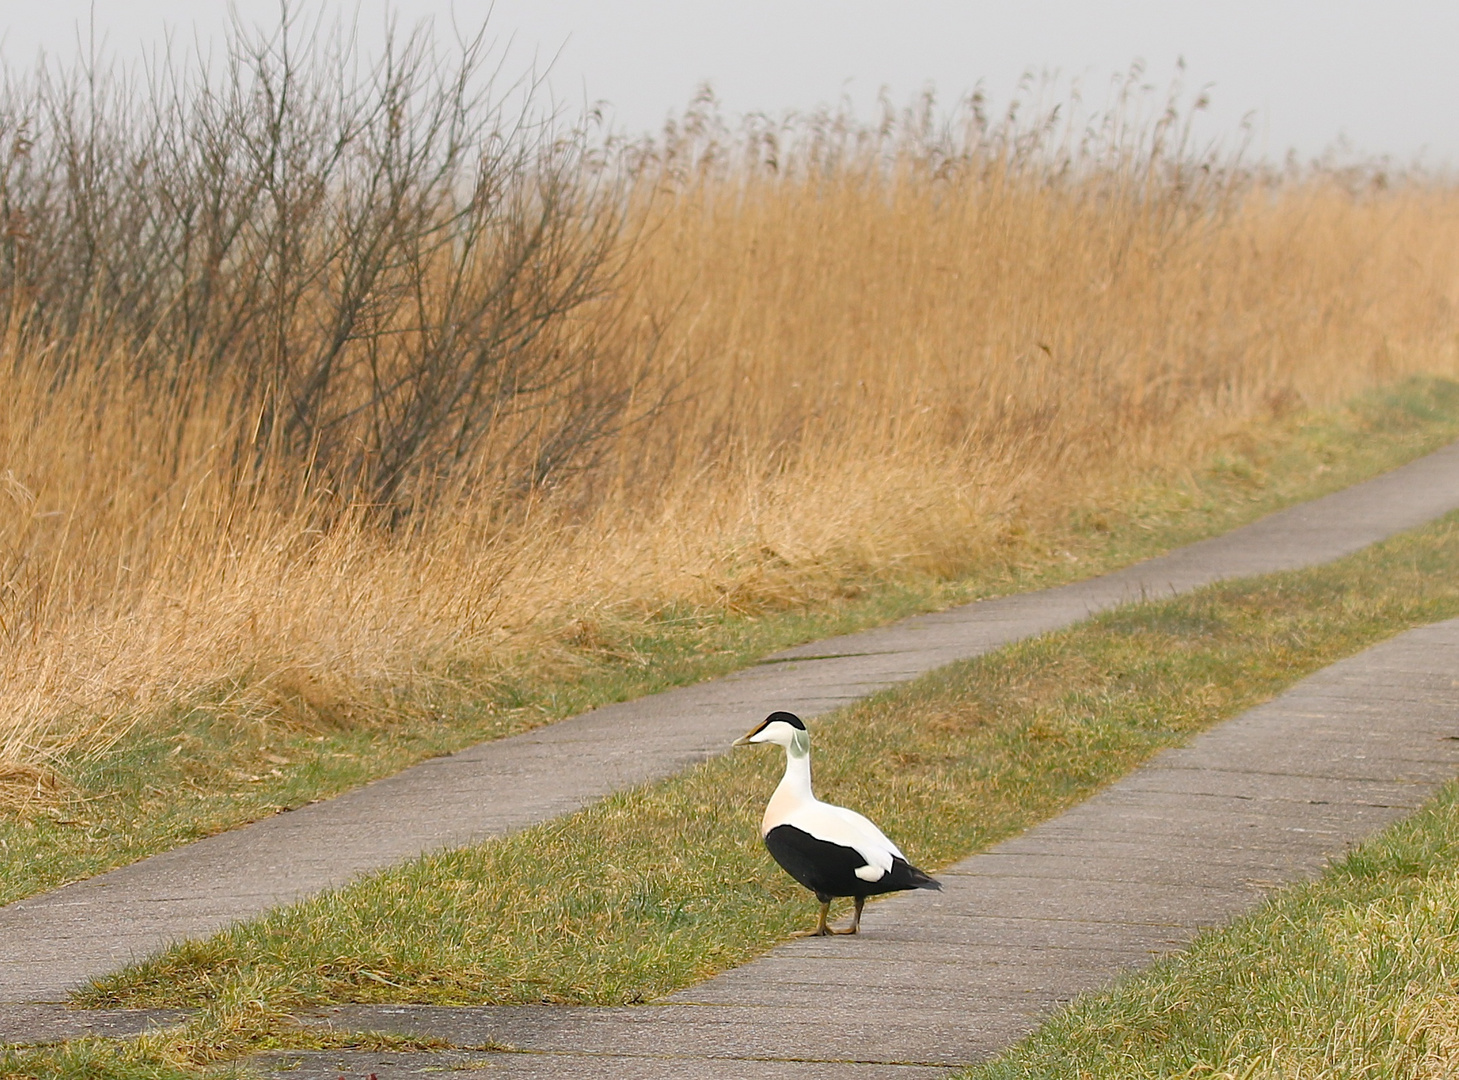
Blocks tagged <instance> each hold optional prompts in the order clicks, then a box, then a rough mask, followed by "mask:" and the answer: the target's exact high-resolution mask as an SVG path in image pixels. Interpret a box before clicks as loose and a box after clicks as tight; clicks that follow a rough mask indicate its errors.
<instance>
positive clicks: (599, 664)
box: [0, 380, 1459, 904]
mask: <svg viewBox="0 0 1459 1080" xmlns="http://www.w3.org/2000/svg"><path fill="white" fill-rule="evenodd" d="M1259 434H1260V437H1258V436H1257V435H1256V434H1252V435H1248V436H1243V437H1242V438H1239V439H1235V440H1233V441H1232V442H1231V443H1230V444H1229V445H1228V446H1226V447H1224V448H1222V449H1221V450H1220V451H1219V452H1218V453H1216V454H1215V455H1214V456H1213V457H1212V458H1211V460H1210V461H1209V463H1208V466H1207V468H1206V469H1205V470H1203V471H1202V472H1200V473H1199V474H1196V475H1190V476H1184V477H1176V478H1165V479H1164V480H1161V481H1160V482H1158V483H1157V482H1153V481H1152V483H1151V484H1150V486H1149V487H1147V488H1145V489H1142V490H1139V491H1134V492H1130V493H1127V497H1126V498H1125V500H1124V501H1123V502H1121V503H1120V504H1119V505H1114V506H1090V507H1084V508H1081V509H1080V510H1079V512H1078V513H1076V514H1074V515H1073V516H1072V517H1071V519H1070V521H1069V522H1068V524H1067V528H1066V529H1065V530H1063V531H1061V532H1058V533H1056V534H1050V535H1041V536H1024V537H1022V538H1014V539H1012V540H1011V542H1010V544H1009V546H1008V548H1007V551H1006V553H1005V558H1004V559H1003V560H1002V561H1001V562H998V563H996V564H989V565H983V566H979V567H974V568H970V569H969V570H968V572H967V574H966V575H964V576H962V577H959V578H957V579H952V580H946V579H937V578H930V577H929V578H908V579H903V580H900V581H898V582H895V583H877V582H847V583H845V584H846V592H847V594H848V595H847V596H846V597H844V598H842V599H841V600H839V601H836V602H828V603H827V604H826V605H824V606H822V607H819V608H815V609H811V610H795V611H778V612H761V613H758V614H753V615H744V614H734V613H728V612H725V611H723V610H709V611H679V612H666V613H664V614H663V615H662V616H661V617H660V618H658V619H656V620H652V621H650V622H648V623H643V622H624V623H623V624H622V625H613V624H611V623H605V624H600V625H599V626H598V627H597V628H596V630H595V633H594V634H593V635H590V637H591V640H590V641H585V642H583V643H582V644H581V646H580V647H579V648H578V650H577V651H576V652H575V653H574V654H573V655H571V656H570V657H568V658H567V659H566V660H563V659H562V658H558V661H557V662H555V663H552V664H544V665H538V666H536V667H533V666H531V665H525V666H523V667H522V668H521V669H520V671H521V672H522V673H520V674H517V675H505V674H503V673H501V672H494V673H485V674H482V673H478V674H477V675H473V674H472V673H462V674H461V677H460V678H459V679H457V680H455V681H454V682H453V683H441V684H438V685H435V686H434V687H430V688H426V689H421V690H414V691H402V692H401V693H400V694H399V695H397V696H395V697H391V698H387V699H382V700H381V701H380V702H379V703H378V708H376V709H373V710H371V712H370V714H369V715H368V716H363V717H361V716H353V717H339V716H335V715H333V714H332V713H331V712H330V710H329V709H328V708H327V707H321V708H316V707H314V703H313V702H312V701H311V689H310V687H308V686H299V687H295V688H293V689H292V690H291V691H289V692H286V693H285V694H284V695H283V699H282V700H281V702H280V703H279V704H280V708H279V710H278V714H277V715H275V716H272V717H265V716H261V715H253V714H248V713H241V714H240V713H239V712H237V711H235V710H234V709H233V708H232V707H231V706H230V704H229V703H230V702H231V701H232V700H234V699H235V697H236V695H232V694H230V690H231V689H232V688H231V687H228V686H220V687H218V688H216V690H215V692H214V693H213V694H212V695H205V696H203V697H198V698H194V699H192V700H191V701H190V702H189V703H187V704H186V705H179V706H177V707H175V708H173V709H171V710H169V711H166V712H163V713H161V714H159V715H155V716H151V717H147V718H143V719H142V720H141V721H139V722H138V723H137V724H136V726H135V727H134V728H133V729H132V730H131V731H130V732H129V733H128V734H127V735H126V736H125V737H124V738H122V739H121V740H120V741H119V742H118V743H117V744H116V745H115V746H113V747H112V748H111V749H110V750H108V751H106V752H104V753H93V754H89V755H74V756H71V757H68V758H63V759H62V760H61V761H60V762H58V771H59V772H60V774H61V777H62V779H63V781H64V790H63V795H62V797H61V798H59V799H53V800H46V801H41V802H37V803H34V804H32V805H30V806H29V807H27V808H25V809H23V810H20V811H17V810H14V809H12V810H10V811H6V810H4V809H0V904H3V903H9V902H11V901H13V900H16V899H20V898H21V897H24V896H29V895H33V894H35V893H38V892H42V891H45V890H47V889H52V888H56V887H58V886H60V885H62V884H65V883H66V882H68V881H74V880H77V879H80V878H84V877H88V876H91V875H93V874H96V873H99V872H102V871H104V870H107V869H110V868H113V867H115V866H119V865H123V864H125V863H128V862H131V861H133V860H135V859H139V858H142V857H144V856H146V855H150V854H154V853H156V852H158V851H163V850H166V849H168V848H171V847H175V846H177V845H179V844H182V843H186V842H188V841H190V840H194V839H197V838H200V837H203V836H207V835H210V834H212V833H216V832H220V831H222V830H224V829H228V828H233V827H236V826H238V825H240V824H244V823H246V822H248V821H253V820H257V819H259V818H261V817H266V816H268V815H270V814H273V813H277V812H278V811H280V810H284V809H290V808H294V807H298V806H302V805H305V804H307V803H309V802H311V801H314V800H317V799H322V798H328V797H330V796H333V795H336V794H339V793H341V792H343V791H347V790H349V789H351V788H354V787H358V786H359V785H361V784H363V783H365V782H367V781H369V780H371V779H375V778H378V777H380V776H384V775H388V774H390V773H393V772H396V771H398V770H399V769H401V768H404V767H405V766H407V765H409V764H412V763H414V762H417V761H420V760H422V759H424V758H428V757H432V756H435V755H439V754H443V753H449V752H451V751H454V750H458V749H460V748H462V747H464V746H468V745H471V744H472V743H475V742H478V741H481V740H484V739H490V738H498V737H501V736H503V735H506V734H511V733H513V732H516V731H521V730H524V729H526V728H528V727H532V726H534V725H537V724H541V723H545V722H548V721H550V720H553V719H557V718H560V717H563V716H568V715H572V714H573V713H576V712H580V711H582V710H585V709H587V708H591V707H593V706H596V705H600V704H604V703H606V702H610V701H618V700H624V699H628V698H632V697H637V696H641V695H643V694H648V693H652V692H655V691H657V690H660V689H664V688H666V687H669V686H675V685H682V684H685V683H690V682H694V681H697V680H700V679H704V678H708V677H712V676H714V675H718V674H722V673H724V672H726V671H730V670H733V669H735V668H737V667H742V666H744V665H745V664H746V663H748V662H750V661H752V660H753V659H755V658H757V657H759V656H763V655H764V654H766V653H768V652H771V651H774V650H775V649H778V648H783V647H786V646H789V645H793V644H797V643H800V642H803V641H809V640H814V639H816V638H818V637H823V636H827V635H831V634H838V633H844V632H848V631H851V630H855V629H859V628H863V627H866V626H871V625H876V624H879V623H884V622H887V621H889V620H891V619H894V618H897V617H899V616H903V615H907V614H911V613H913V612H917V611H926V610H934V609H938V608H942V607H946V606H948V605H949V604H953V603H957V602H960V601H965V600H969V599H973V598H976V597H980V596H988V595H995V594H1000V593H1007V592H1014V591H1019V590H1023V589H1029V588H1035V587H1042V586H1048V585H1054V584H1059V583H1061V582H1064V581H1068V580H1072V579H1075V578H1079V577H1085V576H1088V575H1091V574H1094V573H1098V572H1101V571H1104V570H1108V569H1111V568H1113V567H1117V566H1122V565H1126V564H1128V563H1130V562H1133V561H1136V560H1138V559H1140V558H1143V557H1147V556H1149V555H1153V554H1156V553H1158V552H1161V551H1165V550H1168V549H1169V548H1171V547H1174V546H1177V545H1179V544H1182V543H1186V542H1189V541H1192V540H1195V539H1199V538H1200V537H1203V536H1209V535H1213V534H1216V533H1220V532H1223V531H1225V530H1227V529H1230V528H1232V527H1234V526H1236V525H1239V524H1242V523H1244V522H1246V521H1250V520H1252V519H1254V518H1256V517H1258V516H1260V515H1261V514H1263V513H1266V512H1268V511H1270V510H1272V509H1275V508H1277V507H1279V506H1284V505H1288V504H1291V503H1293V502H1297V501H1300V500H1303V499H1308V498H1312V497H1315V496H1317V495H1320V494H1323V493H1325V492H1327V491H1331V490H1334V489H1337V488H1340V487H1344V486H1346V485H1348V484H1351V483H1354V482H1356V481H1358V480H1361V479H1363V478H1365V477H1368V476H1371V475H1374V474H1377V473H1379V472H1382V471H1384V470H1386V469H1388V468H1391V467H1393V466H1394V465H1397V464H1399V463H1401V462H1403V461H1406V460H1409V459H1411V458H1413V457H1416V456H1418V455H1419V454H1422V453H1424V452H1427V451H1429V450H1432V449H1435V448H1436V447H1438V446H1440V445H1442V444H1444V443H1445V442H1448V441H1450V440H1452V439H1453V438H1455V437H1456V436H1459V383H1453V382H1447V381H1442V380H1413V381H1410V382H1408V383H1405V384H1403V385H1402V386H1400V387H1397V388H1395V389H1393V390H1391V391H1389V392H1387V393H1385V394H1382V395H1376V396H1374V397H1371V398H1368V399H1365V400H1363V401H1360V402H1358V403H1356V404H1354V405H1353V406H1352V407H1351V408H1350V409H1347V410H1343V411H1340V412H1335V413H1330V414H1322V415H1308V416H1300V417H1291V418H1288V419H1287V420H1286V421H1284V422H1282V423H1281V424H1278V425H1276V426H1274V427H1272V428H1269V429H1265V430H1263V431H1262V432H1260V433H1259ZM240 679H246V673H245V674H244V675H241V676H240Z"/></svg>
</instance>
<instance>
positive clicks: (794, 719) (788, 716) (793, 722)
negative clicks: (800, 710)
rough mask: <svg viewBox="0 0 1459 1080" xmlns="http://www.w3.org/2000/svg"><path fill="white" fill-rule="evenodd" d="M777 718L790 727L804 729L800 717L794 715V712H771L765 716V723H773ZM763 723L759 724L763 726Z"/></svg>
mask: <svg viewBox="0 0 1459 1080" xmlns="http://www.w3.org/2000/svg"><path fill="white" fill-rule="evenodd" d="M777 720H779V721H780V722H781V723H782V724H789V725H790V726H791V727H795V728H800V729H801V730H802V731H804V730H805V725H804V724H802V723H801V722H800V717H798V716H796V715H795V713H788V712H773V713H771V714H770V715H769V716H767V717H765V724H773V723H775V721H777ZM765 724H761V725H760V726H761V727H764V726H765Z"/></svg>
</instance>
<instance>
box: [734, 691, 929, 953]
mask: <svg viewBox="0 0 1459 1080" xmlns="http://www.w3.org/2000/svg"><path fill="white" fill-rule="evenodd" d="M751 743H775V744H776V745H777V746H783V747H785V777H784V778H783V779H782V780H781V781H780V786H779V787H777V788H776V789H775V794H774V795H772V796H770V804H769V805H768V806H766V807H765V817H764V818H763V819H762V821H761V822H760V835H761V836H763V837H764V839H765V846H766V847H767V848H769V849H770V854H771V856H773V857H774V859H775V861H776V862H778V863H779V864H780V865H781V867H783V868H784V870H785V872H786V873H787V874H789V875H790V876H791V877H793V878H795V880H796V881H798V882H800V883H801V884H802V885H804V886H805V887H806V888H807V889H809V890H810V891H811V892H813V893H815V894H816V899H817V900H819V901H820V902H821V918H820V921H819V922H818V923H817V924H816V928H815V930H814V931H812V936H813V937H822V936H824V935H826V934H854V933H856V932H857V931H859V930H860V929H861V909H862V907H863V905H865V903H866V898H867V897H868V896H875V895H877V894H878V893H887V892H897V891H899V890H902V889H941V888H942V885H941V883H939V882H937V881H934V880H933V879H932V878H930V877H928V876H927V875H926V874H925V873H923V872H922V871H921V870H918V869H917V868H916V867H915V866H913V865H912V864H911V863H909V862H908V861H907V857H906V856H905V855H903V854H902V852H901V849H900V848H898V847H897V845H896V844H894V843H892V842H891V841H890V840H888V839H887V838H886V836H885V835H884V834H883V833H882V831H881V830H880V829H878V828H877V827H876V826H875V825H873V824H872V823H871V822H870V821H868V820H867V819H866V818H864V817H863V816H862V815H860V814H858V813H857V812H856V811H855V810H847V809H846V808H845V807H841V806H832V805H831V804H830V803H823V802H821V800H819V799H817V798H816V797H815V795H813V794H811V737H810V733H809V732H808V731H806V729H805V724H803V723H801V720H800V717H798V716H796V715H795V714H794V713H788V712H773V713H771V714H770V715H769V716H767V717H766V718H765V722H764V723H762V724H761V725H760V726H759V727H757V728H756V729H755V730H754V731H752V732H750V733H749V734H748V735H745V736H744V737H743V738H739V739H736V740H735V741H734V742H733V743H732V744H731V745H733V746H748V745H750V744H751ZM835 896H850V897H852V898H853V899H854V900H855V901H856V914H854V915H853V916H852V917H851V926H850V927H849V928H848V929H845V930H831V929H830V928H828V927H827V926H826V913H827V912H828V911H829V910H830V907H831V898H832V897H835Z"/></svg>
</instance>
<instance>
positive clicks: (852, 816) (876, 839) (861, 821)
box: [776, 799, 906, 881]
mask: <svg viewBox="0 0 1459 1080" xmlns="http://www.w3.org/2000/svg"><path fill="white" fill-rule="evenodd" d="M776 824H779V825H794V826H795V827H796V828H797V829H801V830H804V831H805V832H808V833H810V834H811V835H812V836H814V837H815V838H816V839H817V840H825V841H827V842H828V843H832V844H839V845H840V846H841V847H848V848H851V849H852V850H853V851H855V852H856V853H857V854H858V855H860V856H861V857H862V859H863V860H865V863H866V865H865V866H859V867H857V868H856V871H855V873H856V876H857V877H859V878H860V879H861V880H862V881H880V880H881V879H882V878H883V877H885V876H886V875H887V874H889V873H891V871H892V858H893V857H894V856H895V857H897V858H900V859H906V856H905V855H903V854H902V852H901V849H900V848H898V847H897V845H896V844H894V843H892V842H891V841H890V840H888V839H887V838H886V836H885V835H884V834H883V833H882V831H881V830H880V829H878V828H877V827H876V826H875V825H873V824H872V823H871V822H870V821H869V820H867V819H866V818H865V817H863V816H862V815H861V814H858V813H857V812H856V811H855V810H847V809H846V808H845V807H844V806H832V805H831V804H830V803H823V802H821V801H820V800H819V799H815V800H813V801H810V802H803V803H801V804H800V805H799V806H797V807H795V809H794V810H792V811H791V812H790V813H788V814H786V815H785V816H784V817H783V818H782V819H781V820H779V821H778V822H776Z"/></svg>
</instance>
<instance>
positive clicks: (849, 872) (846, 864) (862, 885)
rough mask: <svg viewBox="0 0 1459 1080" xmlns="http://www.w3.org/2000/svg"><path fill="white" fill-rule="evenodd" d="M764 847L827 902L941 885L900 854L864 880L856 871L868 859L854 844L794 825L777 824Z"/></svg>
mask: <svg viewBox="0 0 1459 1080" xmlns="http://www.w3.org/2000/svg"><path fill="white" fill-rule="evenodd" d="M765 847H766V848H768V849H769V851H770V856H771V858H773V859H774V860H775V861H776V862H778V863H779V864H780V866H781V868H782V869H784V870H785V872H786V873H787V874H789V875H790V876H791V877H793V878H795V880H796V881H798V882H800V883H801V884H802V885H804V886H805V887H806V888H807V889H809V890H810V891H811V892H813V893H815V894H816V899H817V900H819V901H820V902H821V903H823V904H824V903H825V902H826V901H827V900H830V899H831V898H832V897H836V896H859V897H867V896H877V895H879V894H881V893H889V892H901V891H902V890H904V889H941V888H942V886H941V885H940V884H939V883H938V882H936V881H933V880H932V878H930V877H928V876H927V875H926V874H924V873H923V872H922V871H921V870H918V869H917V868H916V867H915V866H913V865H912V864H911V863H909V862H908V861H907V860H906V859H903V858H901V857H899V856H895V855H894V856H892V869H891V871H890V872H889V873H887V874H884V875H883V876H882V877H881V879H880V880H878V881H865V880H863V879H861V878H859V877H857V876H856V871H857V870H858V869H859V868H860V867H863V866H865V865H866V860H865V859H864V858H862V856H861V854H860V853H859V852H858V851H856V850H855V849H854V848H849V847H843V846H842V845H840V844H833V843H831V842H830V841H829V840H821V839H819V838H817V837H814V836H812V835H811V834H810V833H808V832H806V831H805V830H803V829H797V828H796V827H795V826H794V825H777V826H776V827H775V828H773V829H771V830H770V831H769V832H768V833H766V834H765Z"/></svg>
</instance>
